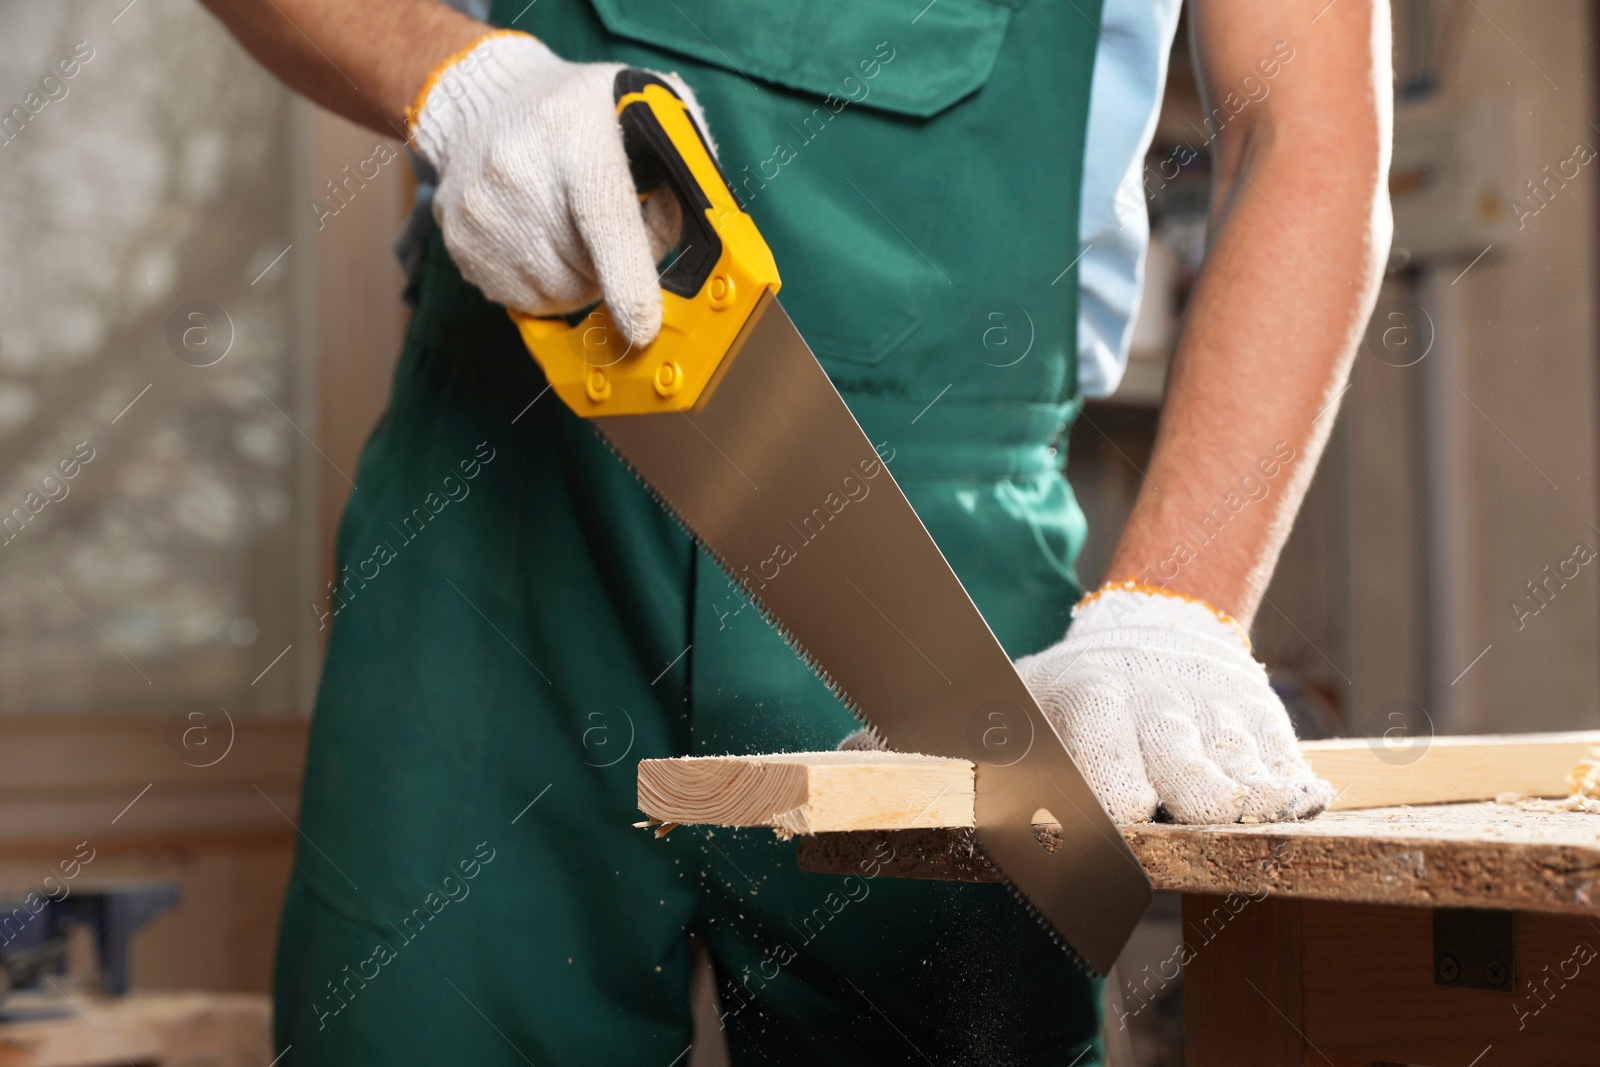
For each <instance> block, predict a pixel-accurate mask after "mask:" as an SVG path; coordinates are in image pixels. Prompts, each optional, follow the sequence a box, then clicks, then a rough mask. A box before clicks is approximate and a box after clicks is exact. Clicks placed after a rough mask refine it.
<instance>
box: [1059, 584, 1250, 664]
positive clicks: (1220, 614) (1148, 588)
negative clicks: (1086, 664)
mask: <svg viewBox="0 0 1600 1067" xmlns="http://www.w3.org/2000/svg"><path fill="white" fill-rule="evenodd" d="M1103 593H1148V594H1150V595H1151V596H1164V597H1168V598H1170V599H1172V600H1186V601H1188V602H1189V603H1191V604H1199V605H1200V606H1201V607H1203V608H1205V609H1206V610H1207V611H1209V612H1211V614H1213V615H1215V616H1216V617H1217V621H1218V622H1221V623H1226V624H1227V625H1228V626H1231V627H1233V631H1234V633H1236V634H1238V635H1239V640H1241V641H1243V642H1244V648H1245V651H1246V652H1252V653H1253V652H1254V651H1255V650H1254V647H1253V646H1252V645H1251V644H1250V634H1249V633H1248V632H1246V630H1245V628H1244V627H1243V626H1242V625H1241V624H1240V623H1239V620H1238V619H1236V618H1234V617H1233V616H1232V615H1229V614H1228V613H1227V612H1226V611H1223V610H1222V609H1221V608H1219V607H1217V606H1216V605H1214V604H1212V603H1211V602H1210V601H1209V600H1203V599H1201V598H1200V597H1197V596H1190V595H1189V594H1188V593H1180V592H1178V591H1177V590H1176V589H1168V588H1166V587H1165V586H1160V585H1150V584H1148V583H1146V582H1141V581H1139V580H1138V579H1137V578H1124V579H1123V580H1122V581H1120V582H1106V583H1105V584H1104V585H1102V586H1101V587H1100V588H1099V589H1096V590H1095V591H1094V592H1092V593H1090V594H1088V595H1087V596H1085V597H1084V598H1083V599H1082V600H1080V601H1078V604H1077V607H1080V608H1081V607H1083V606H1084V605H1085V604H1090V603H1093V602H1094V601H1096V600H1098V599H1100V596H1101V594H1103Z"/></svg>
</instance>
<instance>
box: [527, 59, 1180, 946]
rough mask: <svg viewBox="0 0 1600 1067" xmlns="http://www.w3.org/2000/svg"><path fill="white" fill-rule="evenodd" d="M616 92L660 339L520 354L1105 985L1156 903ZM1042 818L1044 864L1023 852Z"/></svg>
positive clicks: (693, 149)
mask: <svg viewBox="0 0 1600 1067" xmlns="http://www.w3.org/2000/svg"><path fill="white" fill-rule="evenodd" d="M615 94H616V101H617V118H618V121H619V123H620V124H621V127H622V132H623V139H624V144H625V146H626V149H627V153H628V159H629V163H630V166H631V168H632V171H633V178H634V181H635V184H636V185H637V187H638V188H639V189H640V190H641V192H642V194H644V195H651V194H652V192H653V191H659V190H670V192H671V193H672V194H673V195H675V196H676V197H677V199H678V204H679V207H680V208H681V211H682V216H683V228H682V232H681V235H680V238H679V241H678V246H677V252H676V258H675V259H673V260H672V261H671V262H670V263H669V265H668V267H667V269H666V270H665V271H664V272H663V273H662V275H661V279H660V284H661V290H662V300H663V304H664V316H663V319H664V321H663V324H662V328H661V333H660V335H659V336H658V337H657V338H656V339H655V340H654V341H652V342H651V343H650V344H649V345H648V346H646V347H644V348H642V349H639V350H637V351H634V350H630V347H629V345H628V342H627V341H626V339H624V338H623V337H622V335H621V333H620V332H618V331H617V330H616V329H615V328H614V326H613V325H612V323H611V320H610V317H609V315H608V313H607V312H606V310H605V307H604V305H603V304H602V305H600V306H599V307H597V308H595V309H593V310H591V311H589V312H585V313H580V314H579V315H576V316H573V317H570V318H568V319H544V318H533V317H529V316H524V315H521V314H518V313H515V312H513V313H512V318H513V320H515V322H516V324H517V327H518V329H519V330H520V331H521V333H522V337H523V340H524V341H525V342H526V344H527V346H528V348H529V350H530V351H531V352H532V354H533V356H534V358H535V359H536V360H537V361H538V362H539V364H540V366H541V367H542V368H543V369H544V372H545V375H546V377H547V378H548V380H549V382H550V386H551V388H552V389H554V390H555V392H556V395H557V396H559V397H560V398H561V399H562V401H564V402H565V403H566V404H567V405H568V406H569V407H570V408H571V409H572V410H573V411H574V412H576V413H577V414H578V415H580V416H582V417H584V418H587V419H590V420H592V421H593V423H594V425H595V427H596V428H597V429H598V430H599V431H600V433H601V434H602V435H603V436H604V437H605V438H606V440H607V441H609V442H610V444H611V446H612V447H613V448H614V449H615V451H616V452H617V453H618V454H619V455H620V456H621V458H622V460H623V461H624V462H625V463H626V464H627V465H628V466H629V467H631V468H632V469H633V471H634V473H635V474H636V475H637V476H638V477H639V478H640V480H642V481H643V482H644V483H645V485H646V486H648V487H649V489H650V490H651V491H652V492H653V493H654V494H655V495H656V496H657V497H658V498H659V499H660V500H661V501H662V502H663V503H664V504H665V505H666V507H667V508H669V509H670V510H671V511H672V512H674V513H675V514H676V515H677V517H678V519H679V520H680V521H681V522H682V523H683V524H684V525H685V526H686V527H688V529H689V531H690V532H691V533H692V534H693V535H694V537H695V538H696V540H698V541H699V542H700V543H701V544H702V545H703V546H704V547H705V549H706V550H707V551H708V552H709V553H710V554H711V555H712V556H713V557H714V558H715V559H716V561H717V563H718V564H719V565H720V566H721V567H723V568H724V569H725V570H726V571H727V572H728V574H729V575H731V576H732V577H733V578H734V579H736V580H737V581H739V582H740V583H741V585H742V586H743V588H744V590H745V591H746V593H747V594H748V595H749V596H750V597H751V599H752V600H753V601H754V602H755V603H756V605H757V606H758V608H759V609H760V610H761V612H762V613H763V614H764V615H765V616H766V618H767V619H768V621H769V622H771V623H772V624H773V625H775V626H776V627H777V628H778V630H779V632H781V633H782V634H783V636H784V637H785V638H786V639H787V640H788V642H789V643H790V645H791V646H792V647H793V648H794V649H795V651H796V652H797V653H798V654H799V655H800V656H801V657H802V658H803V659H804V660H805V662H806V663H807V664H808V665H809V666H810V667H811V668H812V669H813V670H814V671H816V673H817V674H818V675H819V676H820V677H821V678H822V679H823V681H825V682H826V683H827V684H828V686H829V687H830V688H831V689H832V690H833V692H834V693H835V694H836V695H837V696H838V697H839V698H840V699H841V700H842V701H843V702H844V703H845V705H846V706H847V707H849V708H850V710H851V711H852V712H853V713H855V715H856V716H857V718H859V719H862V720H863V721H864V722H866V723H868V724H870V725H871V726H872V727H874V728H875V729H876V730H877V731H878V733H879V734H881V735H882V736H883V737H884V739H885V740H886V741H887V742H888V744H889V746H890V747H891V748H893V749H895V750H896V751H900V752H915V753H924V754H928V755H935V756H948V757H956V758H960V759H967V760H971V761H972V762H973V763H974V764H975V765H976V766H977V800H976V804H977V812H976V814H977V820H976V821H977V827H976V838H977V842H978V845H979V847H980V848H981V849H982V851H983V852H984V854H985V855H986V857H987V858H988V860H989V861H990V862H991V863H992V864H994V865H995V866H996V867H997V868H998V869H999V871H1000V873H1001V874H1003V875H1004V876H1005V878H1006V879H1007V880H1008V881H1009V882H1010V883H1011V885H1012V886H1013V888H1014V889H1015V890H1017V891H1018V892H1019V894H1020V896H1021V898H1022V899H1023V900H1024V901H1025V902H1026V903H1027V904H1028V905H1029V906H1030V907H1031V908H1032V909H1033V910H1034V913H1035V915H1036V916H1042V918H1043V919H1044V920H1045V923H1046V926H1047V928H1050V929H1053V931H1054V932H1055V933H1056V934H1058V935H1059V936H1060V937H1061V938H1062V939H1064V940H1065V941H1066V942H1067V944H1068V945H1069V946H1070V947H1071V948H1073V949H1075V950H1076V951H1077V953H1078V954H1079V955H1080V956H1081V958H1082V959H1083V960H1085V961H1086V962H1087V963H1088V964H1089V965H1090V966H1091V967H1093V968H1094V969H1095V970H1097V971H1100V972H1102V973H1104V972H1105V971H1106V970H1107V969H1108V968H1110V966H1111V964H1112V963H1113V962H1114V961H1115V959H1116V957H1117V954H1118V952H1120V951H1121V949H1122V945H1123V943H1124V942H1125V941H1126V940H1127V938H1128V935H1129V933H1130V932H1131V931H1132V929H1133V926H1134V924H1135V923H1136V922H1137V921H1138V919H1139V917H1140V915H1142V914H1143V912H1144V910H1145V906H1146V904H1147V903H1148V901H1149V897H1150V882H1149V880H1148V879H1147V878H1146V876H1145V874H1144V871H1143V869H1142V868H1141V867H1140V866H1139V863H1138V861H1137V860H1136V859H1135V858H1134V856H1133V853H1132V851H1131V850H1130V849H1129V848H1128V845H1127V843H1126V841H1124V840H1123V837H1122V835H1121V833H1120V832H1119V831H1118V830H1117V827H1116V826H1115V824H1114V823H1112V821H1111V819H1110V817H1109V816H1108V815H1107V814H1106V812H1105V810H1104V809H1103V808H1102V807H1101V806H1100V803H1099V801H1097V800H1096V799H1095V796H1094V794H1093V792H1091V790H1090V789H1089V786H1088V784H1087V783H1086V782H1085V781H1084V779H1083V775H1082V774H1081V773H1080V772H1079V771H1078V768H1077V766H1076V765H1075V764H1074V763H1073V761H1072V757H1071V756H1070V755H1069V754H1068V753H1067V750H1066V748H1065V747H1064V746H1063V745H1062V743H1061V741H1060V740H1059V738H1058V737H1057V735H1056V733H1055V731H1054V730H1052V729H1051V727H1050V725H1049V723H1048V721H1047V720H1046V719H1045V717H1044V714H1043V713H1042V712H1041V711H1040V709H1039V706H1038V705H1037V703H1035V701H1034V699H1033V697H1032V695H1031V694H1030V693H1029V692H1028V689H1027V687H1026V686H1025V685H1024V684H1023V682H1022V680H1021V678H1019V677H1018V675H1017V672H1016V670H1015V669H1014V668H1013V667H1012V665H1011V660H1010V657H1008V656H1007V655H1006V653H1005V650H1004V649H1003V648H1002V647H1001V646H1000V643H999V641H997V640H996V639H995V637H994V635H993V634H992V633H991V632H990V630H989V627H988V624H987V623H985V622H984V620H983V616H982V615H980V614H979V613H978V609H977V608H976V607H975V606H974V605H973V603H972V601H971V599H970V598H969V597H968V596H967V593H966V590H964V589H963V588H962V586H961V582H960V581H959V580H958V579H957V578H956V575H955V573H954V572H953V571H952V570H951V569H950V566H949V564H948V563H947V562H946V561H945V559H944V556H943V555H942V554H941V553H940V551H939V548H938V546H937V545H936V544H935V543H934V541H933V538H932V537H931V536H929V534H928V532H927V530H926V529H924V527H923V525H922V522H921V520H920V519H918V517H917V514H916V512H915V511H913V510H912V507H911V505H910V503H909V502H907V500H906V498H905V495H904V494H903V493H902V492H901V491H900V488H899V487H898V486H897V485H896V484H895V481H894V476H893V475H892V474H891V473H890V472H889V470H888V468H887V464H886V462H885V460H884V459H883V457H881V456H880V455H879V453H878V452H877V450H876V449H874V447H873V445H872V443H871V442H870V441H869V440H868V438H867V436H866V434H865V433H863V432H862V430H861V427H860V426H858V425H857V424H856V420H855V418H854V417H853V416H852V415H851V413H850V409H849V408H848V407H846V406H845V402H844V400H843V399H842V398H841V397H840V395H839V393H838V392H837V391H836V390H835V389H834V387H833V384H832V383H831V382H830V381H829V380H828V376H827V374H826V373H825V372H824V371H823V369H822V366H821V365H820V364H819V363H818V362H817V360H816V357H815V356H813V355H812V353H811V350H810V349H809V348H808V347H806V343H805V341H804V340H803V339H802V338H801V336H800V334H799V332H798V331H797V330H796V329H795V326H794V324H793V323H792V322H791V321H790V320H789V316H788V315H787V314H785V313H784V310H783V308H782V306H781V305H779V303H778V300H777V295H776V294H777V292H778V288H779V284H780V282H779V278H778V272H777V268H776V265H775V264H774V262H773V258H772V253H771V252H770V250H769V249H768V248H767V244H766V242H765V241H764V240H763V239H762V237H761V234H760V233H759V232H758V231H757V230H756V226H755V223H754V221H753V220H752V219H751V218H750V216H749V215H747V214H745V212H744V211H743V210H742V208H741V207H740V205H739V202H738V200H737V199H736V197H735V196H734V194H733V191H732V190H731V189H730V188H729V186H728V184H727V181H726V179H725V178H724V177H723V175H722V172H721V170H720V169H719V168H718V166H717V163H716V161H715V159H713V157H712V155H711V153H710V151H709V150H708V149H707V147H706V142H705V139H704V138H703V136H702V134H701V132H700V130H699V128H698V126H697V125H696V124H695V121H694V119H693V117H692V116H691V115H690V113H689V111H688V109H687V108H686V107H685V106H684V104H683V102H682V100H680V99H679V98H678V96H677V95H676V94H675V93H674V92H673V91H672V89H671V87H670V86H669V85H667V84H666V83H665V82H663V81H662V80H661V79H659V78H657V77H655V76H653V75H650V74H648V73H645V72H643V71H639V70H624V71H622V72H620V73H619V74H618V76H617V79H616V89H615ZM658 195H659V194H658ZM1036 816H1037V819H1036ZM1051 819H1053V821H1056V822H1059V823H1060V824H1061V833H1062V839H1061V844H1060V847H1059V848H1058V849H1057V850H1056V851H1054V852H1048V851H1046V850H1045V849H1044V848H1043V847H1042V846H1041V845H1040V844H1039V843H1038V841H1037V840H1036V839H1035V837H1034V835H1033V832H1032V825H1033V823H1034V822H1035V821H1049V820H1051Z"/></svg>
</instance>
